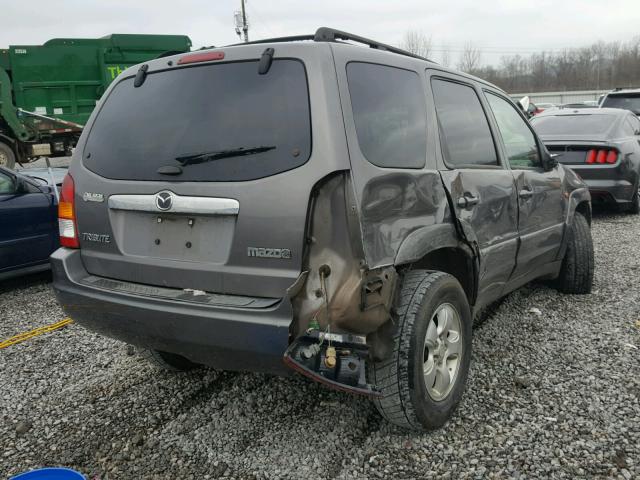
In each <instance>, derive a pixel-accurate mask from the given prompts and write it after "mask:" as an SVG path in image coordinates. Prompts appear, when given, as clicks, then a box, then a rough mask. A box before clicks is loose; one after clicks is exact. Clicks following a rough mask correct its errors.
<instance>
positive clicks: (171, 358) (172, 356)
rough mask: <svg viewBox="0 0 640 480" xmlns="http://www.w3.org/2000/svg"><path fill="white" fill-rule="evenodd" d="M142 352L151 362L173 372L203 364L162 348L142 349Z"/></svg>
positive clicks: (186, 370) (185, 370) (191, 368)
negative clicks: (164, 350) (162, 350)
mask: <svg viewBox="0 0 640 480" xmlns="http://www.w3.org/2000/svg"><path fill="white" fill-rule="evenodd" d="M141 354H142V356H143V357H144V358H145V359H146V360H147V361H148V362H149V363H151V364H153V365H155V366H156V367H159V368H162V369H163V370H170V371H172V372H188V371H189V370H193V369H194V368H198V367H200V366H201V365H200V364H198V363H194V362H192V361H191V360H189V359H187V358H185V357H183V356H182V355H178V354H176V353H169V352H161V351H160V350H153V349H151V348H146V349H144V350H142V352H141Z"/></svg>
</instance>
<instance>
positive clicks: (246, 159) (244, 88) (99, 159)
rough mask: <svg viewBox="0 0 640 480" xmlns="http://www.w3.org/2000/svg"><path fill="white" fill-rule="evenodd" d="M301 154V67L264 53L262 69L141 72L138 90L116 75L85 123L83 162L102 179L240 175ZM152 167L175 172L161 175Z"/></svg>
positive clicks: (307, 147) (275, 167) (304, 118)
mask: <svg viewBox="0 0 640 480" xmlns="http://www.w3.org/2000/svg"><path fill="white" fill-rule="evenodd" d="M256 147H257V148H256ZM263 147H268V148H263ZM211 152H213V153H211ZM229 152H231V153H229ZM310 155H311V121H310V114H309V93H308V90H307V78H306V73H305V69H304V66H303V64H302V63H301V62H300V61H297V60H274V62H273V65H272V66H271V68H270V69H269V72H268V73H267V74H265V75H259V74H258V62H257V61H251V62H236V63H226V64H214V65H211V64H208V65H201V66H196V67H188V68H178V69H175V70H168V71H164V72H158V73H151V74H149V75H148V76H147V78H146V80H145V82H144V83H143V84H142V85H141V86H140V87H138V88H135V87H134V86H133V78H126V79H124V80H122V81H121V82H119V83H118V85H117V86H116V87H115V88H114V89H113V91H112V92H111V94H110V95H109V97H108V98H107V100H106V101H105V103H104V105H103V107H102V108H101V110H100V112H99V113H98V115H97V117H96V120H95V123H94V124H93V126H92V127H91V131H90V133H89V137H88V139H87V144H86V146H85V149H84V152H83V159H84V160H83V161H84V164H85V166H86V167H87V168H88V169H90V170H92V171H93V172H95V173H97V174H98V175H101V176H103V177H107V178H112V179H122V180H125V179H126V180H162V181H241V180H252V179H256V178H261V177H266V176H269V175H275V174H276V173H280V172H283V171H286V170H290V169H292V168H296V167H299V166H300V165H302V164H304V163H305V162H306V161H307V160H308V158H309V156H310ZM185 158H191V159H192V160H191V161H189V162H185V160H184V159H185ZM195 158H198V159H199V160H198V161H195V160H193V159H195ZM210 160H215V161H210ZM162 167H171V168H173V170H172V171H173V172H181V173H177V174H175V173H173V174H172V176H171V177H167V176H166V175H163V174H162V173H159V172H158V169H161V168H162ZM175 167H180V169H176V168H175ZM165 170H166V169H165ZM161 171H162V170H161Z"/></svg>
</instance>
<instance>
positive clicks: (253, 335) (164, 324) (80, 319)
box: [51, 248, 292, 374]
mask: <svg viewBox="0 0 640 480" xmlns="http://www.w3.org/2000/svg"><path fill="white" fill-rule="evenodd" d="M51 267H52V270H53V286H54V289H55V292H56V296H57V298H58V301H59V302H60V304H61V305H62V307H63V309H64V311H65V312H66V313H67V314H68V315H69V316H70V317H71V318H73V320H74V321H76V322H77V323H80V324H81V325H83V326H85V327H87V328H89V329H90V330H94V331H96V332H98V333H101V334H103V335H106V336H109V337H113V338H116V339H119V340H123V341H125V342H127V343H131V344H134V345H138V346H142V347H149V348H154V349H157V350H163V351H167V352H172V353H177V354H180V355H183V356H185V357H187V358H188V359H190V360H192V361H194V362H198V363H203V364H206V365H210V366H213V367H215V368H221V369H225V370H247V371H260V372H270V373H277V374H286V373H288V372H290V370H289V369H288V368H287V367H286V366H285V365H284V362H283V354H284V352H285V351H286V349H287V347H288V344H289V325H290V324H291V319H292V308H291V303H290V302H289V300H288V299H286V298H285V299H277V300H276V299H273V300H272V301H271V302H268V301H267V302H265V299H260V298H256V299H255V300H256V301H255V302H251V301H249V302H246V300H247V297H241V298H242V299H243V302H238V301H237V300H236V299H237V298H238V297H234V296H231V295H229V296H225V295H219V296H216V299H217V300H218V302H217V303H218V304H217V305H212V304H203V303H202V302H197V301H185V300H184V299H177V298H176V295H172V296H171V297H169V296H166V295H162V294H161V290H162V289H155V290H156V291H155V292H154V293H155V294H154V295H148V294H146V293H145V294H140V293H139V292H136V290H135V289H131V288H130V289H128V291H125V290H124V289H114V288H104V285H110V282H111V283H118V282H112V281H108V280H107V281H106V282H102V283H100V282H93V283H91V282H90V281H89V279H90V278H91V275H90V274H89V273H87V271H86V270H85V268H84V266H83V264H82V260H81V258H80V251H79V250H72V249H67V248H60V249H58V250H56V251H55V252H54V253H53V255H51ZM93 278H94V279H95V277H93ZM120 283H123V284H124V282H120ZM98 285H100V286H98ZM140 287H141V290H142V291H144V287H145V286H140ZM174 291H175V290H174ZM178 292H181V291H178ZM225 299H228V300H229V301H228V302H225ZM249 300H251V299H249ZM239 303H240V304H244V305H246V304H247V303H249V304H251V303H255V304H257V305H259V307H247V306H243V307H236V306H234V307H229V306H222V305H221V304H227V305H229V304H230V305H238V304H239ZM264 305H268V306H264Z"/></svg>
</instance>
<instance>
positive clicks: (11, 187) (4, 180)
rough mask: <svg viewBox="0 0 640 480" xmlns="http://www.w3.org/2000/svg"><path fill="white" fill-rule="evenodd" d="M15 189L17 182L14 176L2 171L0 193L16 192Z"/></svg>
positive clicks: (0, 174)
mask: <svg viewBox="0 0 640 480" xmlns="http://www.w3.org/2000/svg"><path fill="white" fill-rule="evenodd" d="M15 191H16V184H15V181H14V179H13V177H11V176H10V175H7V174H6V173H4V172H0V195H2V194H10V193H15Z"/></svg>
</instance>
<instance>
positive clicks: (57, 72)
mask: <svg viewBox="0 0 640 480" xmlns="http://www.w3.org/2000/svg"><path fill="white" fill-rule="evenodd" d="M190 49H191V40H190V39H189V37H187V36H184V35H130V34H122V35H121V34H113V35H108V36H106V37H102V38H97V39H85V38H55V39H53V40H49V41H48V42H46V43H45V44H44V45H12V46H10V47H9V48H7V49H0V165H2V166H5V167H9V168H13V166H14V165H15V163H16V162H19V163H25V162H29V161H31V160H33V159H36V158H38V157H42V156H66V155H69V154H70V153H71V151H72V149H73V147H74V146H75V144H76V142H77V140H78V137H79V136H80V133H81V131H82V127H83V126H84V124H85V123H86V121H87V119H88V118H89V115H91V112H92V111H93V109H94V107H95V106H96V102H97V101H98V99H99V98H100V96H101V95H102V94H103V93H104V91H105V90H106V88H107V86H108V85H109V84H110V83H111V82H112V81H113V80H114V79H115V78H116V77H117V76H118V75H119V74H120V73H121V72H122V71H123V70H125V69H126V68H127V67H130V66H131V65H135V64H137V63H141V62H145V61H147V60H150V59H153V58H157V57H162V56H165V55H172V54H175V53H181V52H188V51H189V50H190Z"/></svg>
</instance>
